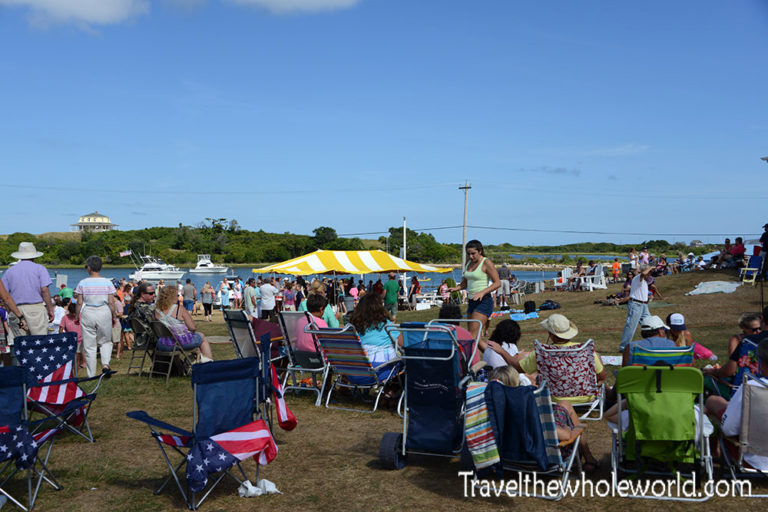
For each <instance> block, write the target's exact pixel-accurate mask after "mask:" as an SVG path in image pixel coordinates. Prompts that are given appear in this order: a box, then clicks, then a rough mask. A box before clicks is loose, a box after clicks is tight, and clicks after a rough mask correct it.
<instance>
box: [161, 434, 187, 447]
mask: <svg viewBox="0 0 768 512" xmlns="http://www.w3.org/2000/svg"><path fill="white" fill-rule="evenodd" d="M155 437H156V438H157V440H158V441H160V442H161V443H163V444H167V445H168V446H176V447H177V448H184V447H186V446H189V442H190V441H191V440H192V438H191V437H189V436H172V435H169V434H157V435H156V436H155Z"/></svg>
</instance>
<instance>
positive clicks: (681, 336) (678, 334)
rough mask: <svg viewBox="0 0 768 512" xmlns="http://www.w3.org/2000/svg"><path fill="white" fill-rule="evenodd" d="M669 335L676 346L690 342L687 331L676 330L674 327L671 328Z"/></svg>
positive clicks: (682, 345)
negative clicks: (686, 335) (686, 338)
mask: <svg viewBox="0 0 768 512" xmlns="http://www.w3.org/2000/svg"><path fill="white" fill-rule="evenodd" d="M667 336H668V337H669V339H671V340H672V341H674V342H675V346H678V347H686V346H688V342H687V341H686V340H685V331H676V330H674V329H670V330H669V333H668V334H667Z"/></svg>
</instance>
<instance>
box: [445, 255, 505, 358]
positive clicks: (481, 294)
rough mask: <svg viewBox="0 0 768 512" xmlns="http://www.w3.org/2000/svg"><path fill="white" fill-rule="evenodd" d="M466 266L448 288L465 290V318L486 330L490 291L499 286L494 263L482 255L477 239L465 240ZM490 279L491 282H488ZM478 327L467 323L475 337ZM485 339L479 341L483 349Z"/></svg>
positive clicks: (491, 307) (489, 308)
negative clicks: (466, 301) (454, 282)
mask: <svg viewBox="0 0 768 512" xmlns="http://www.w3.org/2000/svg"><path fill="white" fill-rule="evenodd" d="M466 250H467V259H468V260H469V261H468V262H467V268H465V269H464V277H463V278H462V279H461V283H459V285H458V286H454V287H453V288H449V289H448V290H449V291H451V292H456V291H459V290H462V289H466V290H467V294H468V298H469V305H468V306H467V318H469V319H470V320H479V321H480V322H481V323H482V324H483V326H484V327H485V329H486V330H487V324H488V320H489V319H490V318H491V313H493V297H492V296H491V292H493V291H494V290H496V289H498V288H499V287H500V286H501V281H499V273H498V272H496V265H494V264H493V262H492V261H491V260H489V259H488V258H486V257H485V256H484V254H485V251H484V250H483V244H481V243H480V242H479V241H478V240H470V241H469V242H467V246H466ZM489 281H490V283H491V284H488V282H489ZM479 329H480V327H479V326H478V325H477V323H476V322H471V323H470V324H469V332H470V333H472V336H473V337H477V331H478V330H479ZM485 347H486V344H485V341H482V340H481V341H480V349H482V350H485Z"/></svg>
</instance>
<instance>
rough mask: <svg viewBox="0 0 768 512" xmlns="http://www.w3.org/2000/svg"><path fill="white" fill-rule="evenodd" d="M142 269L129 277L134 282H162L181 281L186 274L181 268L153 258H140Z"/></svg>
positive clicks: (138, 269)
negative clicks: (162, 280) (165, 280)
mask: <svg viewBox="0 0 768 512" xmlns="http://www.w3.org/2000/svg"><path fill="white" fill-rule="evenodd" d="M140 260H141V261H140V263H141V267H138V265H137V269H136V272H134V273H133V274H130V275H129V276H128V278H129V279H131V280H132V281H160V280H161V279H169V280H175V279H181V277H182V276H183V275H184V274H186V272H185V271H183V270H181V269H180V268H179V267H174V266H173V265H170V264H168V263H164V262H163V261H162V260H158V259H155V258H153V257H152V256H149V255H147V256H141V257H140Z"/></svg>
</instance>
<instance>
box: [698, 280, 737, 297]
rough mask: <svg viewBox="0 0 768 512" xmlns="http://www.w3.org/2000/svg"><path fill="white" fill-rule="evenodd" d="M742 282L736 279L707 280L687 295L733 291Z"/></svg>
mask: <svg viewBox="0 0 768 512" xmlns="http://www.w3.org/2000/svg"><path fill="white" fill-rule="evenodd" d="M740 284H741V283H739V282H736V281H707V282H704V283H699V284H697V285H696V288H695V289H694V290H692V291H690V292H688V293H686V295H703V294H705V293H720V292H722V293H733V292H735V291H736V288H738V287H739V285H740Z"/></svg>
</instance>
